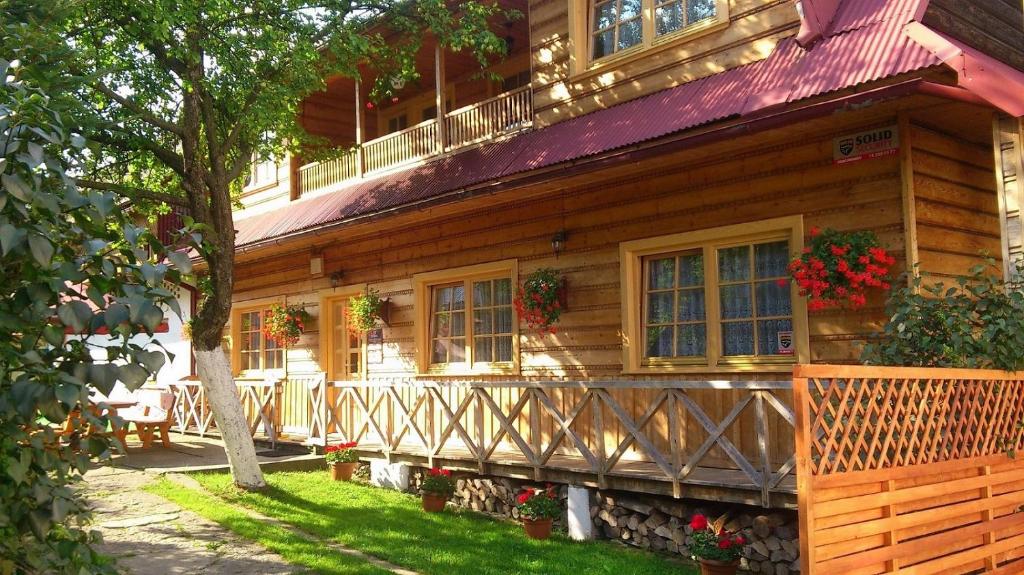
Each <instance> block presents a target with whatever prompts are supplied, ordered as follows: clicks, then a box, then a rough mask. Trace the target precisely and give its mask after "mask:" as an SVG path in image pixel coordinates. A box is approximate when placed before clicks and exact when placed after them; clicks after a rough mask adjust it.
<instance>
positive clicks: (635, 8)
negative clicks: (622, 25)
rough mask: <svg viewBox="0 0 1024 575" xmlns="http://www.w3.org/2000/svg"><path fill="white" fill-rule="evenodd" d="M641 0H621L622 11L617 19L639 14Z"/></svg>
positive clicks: (626, 18)
mask: <svg viewBox="0 0 1024 575" xmlns="http://www.w3.org/2000/svg"><path fill="white" fill-rule="evenodd" d="M640 5H641V0H622V11H621V12H620V13H619V20H629V19H630V18H636V17H637V16H639V15H640V9H641V6H640Z"/></svg>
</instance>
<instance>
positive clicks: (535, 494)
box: [516, 485, 562, 521]
mask: <svg viewBox="0 0 1024 575" xmlns="http://www.w3.org/2000/svg"><path fill="white" fill-rule="evenodd" d="M516 502H517V503H518V505H517V506H516V508H517V509H519V514H520V515H521V516H522V517H523V518H525V519H530V520H533V521H536V520H538V519H555V518H556V517H558V516H559V515H561V514H562V506H561V504H559V502H558V496H557V495H555V488H554V486H552V485H548V487H547V489H545V490H543V491H539V490H536V489H527V490H525V491H523V492H522V493H520V494H519V497H518V498H517V499H516Z"/></svg>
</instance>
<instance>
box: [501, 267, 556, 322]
mask: <svg viewBox="0 0 1024 575" xmlns="http://www.w3.org/2000/svg"><path fill="white" fill-rule="evenodd" d="M561 284H562V279H561V277H559V276H558V274H557V273H556V272H555V271H554V270H552V269H548V268H544V269H539V270H537V271H535V272H533V273H532V274H530V275H529V276H527V277H526V280H525V281H523V285H522V287H521V288H519V293H518V294H517V295H516V297H515V299H514V300H513V301H512V305H513V306H515V309H516V315H518V316H519V319H521V320H523V321H524V322H526V325H528V326H529V327H530V328H531V329H536V330H538V331H540V333H542V334H544V333H555V332H557V331H558V330H557V329H556V328H555V325H554V324H555V323H556V322H557V321H558V318H559V317H560V316H561V315H562V312H563V311H564V308H563V306H562V303H561V301H559V300H560V298H559V291H560V290H561Z"/></svg>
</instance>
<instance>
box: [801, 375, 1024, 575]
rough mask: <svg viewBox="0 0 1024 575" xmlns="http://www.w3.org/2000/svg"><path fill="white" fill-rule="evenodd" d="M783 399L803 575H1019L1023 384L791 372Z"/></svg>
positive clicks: (1023, 519)
mask: <svg viewBox="0 0 1024 575" xmlns="http://www.w3.org/2000/svg"><path fill="white" fill-rule="evenodd" d="M793 389H794V401H795V404H796V409H795V411H796V417H797V425H796V432H797V444H796V445H797V476H798V479H797V481H798V498H799V508H800V528H801V533H800V544H801V561H802V567H803V568H802V573H804V575H816V574H831V573H843V574H844V575H857V574H875V573H914V574H929V573H943V574H945V573H949V574H958V573H971V572H975V571H985V572H991V573H1004V574H1009V573H1024V512H1022V511H1021V509H1022V505H1024V433H1022V430H1021V427H1020V425H1021V422H1024V374H1021V375H1018V374H1012V373H1005V372H999V371H982V370H952V369H920V368H888V367H854V366H828V365H814V366H798V367H797V368H796V369H795V370H794V379H793ZM1015 451H1016V452H1019V453H1020V455H1018V456H1017V457H1011V455H1012V454H1013V452H1015Z"/></svg>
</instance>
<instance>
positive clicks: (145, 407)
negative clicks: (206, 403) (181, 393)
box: [119, 388, 174, 448]
mask: <svg viewBox="0 0 1024 575" xmlns="http://www.w3.org/2000/svg"><path fill="white" fill-rule="evenodd" d="M135 393H136V396H137V397H138V400H139V403H138V404H137V405H136V406H135V407H132V408H129V409H126V410H124V411H123V412H122V413H120V414H119V415H120V416H121V419H123V420H124V423H125V432H126V433H127V432H129V429H128V428H130V427H131V424H135V433H136V434H138V436H139V440H140V441H142V447H143V448H149V447H150V446H152V445H153V437H154V435H155V434H156V432H157V431H159V432H160V441H161V443H162V444H163V446H164V447H170V446H171V439H170V433H171V424H172V423H173V421H174V409H173V408H174V394H173V393H171V392H170V391H167V390H163V389H155V388H150V389H140V390H138V391H137V392H135Z"/></svg>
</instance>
